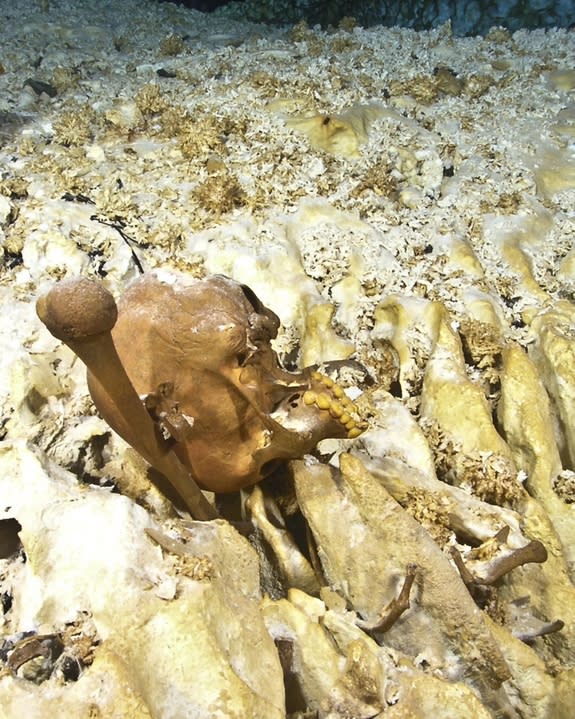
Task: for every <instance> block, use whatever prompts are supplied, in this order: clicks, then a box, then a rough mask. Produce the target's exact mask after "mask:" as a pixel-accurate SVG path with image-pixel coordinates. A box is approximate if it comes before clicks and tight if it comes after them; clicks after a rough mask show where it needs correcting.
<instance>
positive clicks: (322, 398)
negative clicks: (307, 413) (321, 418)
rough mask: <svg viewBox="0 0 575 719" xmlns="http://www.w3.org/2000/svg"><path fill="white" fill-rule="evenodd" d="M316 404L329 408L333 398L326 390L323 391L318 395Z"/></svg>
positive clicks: (321, 407) (322, 407)
mask: <svg viewBox="0 0 575 719" xmlns="http://www.w3.org/2000/svg"><path fill="white" fill-rule="evenodd" d="M316 404H317V406H318V407H319V408H320V409H329V406H330V404H331V398H330V396H329V395H328V394H326V393H325V392H321V393H320V394H318V396H317V400H316Z"/></svg>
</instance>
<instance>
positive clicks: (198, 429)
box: [88, 274, 365, 492]
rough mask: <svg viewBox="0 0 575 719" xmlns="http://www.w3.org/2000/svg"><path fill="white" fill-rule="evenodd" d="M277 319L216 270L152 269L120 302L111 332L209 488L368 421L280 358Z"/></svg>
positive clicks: (224, 487)
mask: <svg viewBox="0 0 575 719" xmlns="http://www.w3.org/2000/svg"><path fill="white" fill-rule="evenodd" d="M278 327H279V320H278V317H277V316H276V315H275V314H274V313H273V312H272V311H271V310H269V309H268V308H267V307H265V306H264V305H263V304H262V303H261V301H260V300H259V299H258V298H257V297H256V295H255V294H254V292H253V291H252V290H250V288H249V287H247V286H245V285H242V284H240V283H238V282H236V281H234V280H232V279H230V278H228V277H224V276H219V275H215V276H211V277H208V278H206V279H203V280H196V281H193V282H192V284H189V285H179V284H171V283H167V282H162V281H160V280H159V279H158V278H157V277H155V276H154V275H150V274H146V275H144V276H142V277H141V278H140V279H139V280H137V281H136V282H135V283H134V284H133V285H132V286H131V287H130V288H129V289H128V290H127V291H126V293H125V294H124V295H123V297H122V298H121V300H120V302H119V305H118V319H117V322H116V325H115V327H114V328H113V330H112V337H113V341H114V345H115V346H116V350H117V352H118V355H119V357H120V359H121V361H122V364H123V365H124V368H125V370H126V372H127V375H128V377H129V378H130V380H131V383H132V385H133V386H134V388H135V390H136V392H137V393H138V394H139V395H140V397H141V398H142V401H143V402H144V404H145V406H146V408H147V409H148V412H149V413H150V415H151V417H152V418H153V419H154V421H155V422H156V423H157V425H158V426H159V427H160V428H161V431H162V433H163V435H164V437H166V438H168V439H169V441H170V443H171V444H172V446H171V448H172V449H173V451H174V452H175V453H176V455H177V456H178V458H179V459H180V461H181V462H182V463H183V464H184V465H185V466H186V467H187V468H188V469H189V471H190V473H191V475H192V477H193V478H194V479H195V480H196V482H197V483H198V484H199V485H200V487H202V488H204V489H209V490H212V491H215V492H233V491H236V490H238V489H240V488H241V487H245V486H247V485H250V484H254V483H255V482H258V481H259V480H261V479H263V478H264V477H265V476H266V475H267V474H269V472H270V471H271V470H272V469H273V468H274V467H275V466H276V465H277V462H278V461H281V460H285V459H288V458H293V457H299V456H302V455H303V454H305V453H306V452H309V451H310V450H311V449H312V448H313V447H314V446H315V445H316V444H317V442H318V441H319V440H321V439H324V438H326V437H355V436H357V435H358V434H360V433H361V431H362V430H363V428H364V426H365V424H364V423H362V422H361V421H360V420H359V418H358V416H357V410H356V408H355V406H354V405H353V403H352V402H351V401H350V400H349V399H348V398H347V397H346V395H345V394H344V392H343V390H342V389H341V388H340V387H339V386H338V385H336V384H334V383H333V381H332V380H330V379H329V378H328V377H326V376H324V375H322V374H320V373H318V372H315V371H312V370H311V369H304V370H303V371H301V372H297V373H292V372H287V371H286V370H284V369H283V368H282V367H281V366H280V365H279V362H278V360H277V356H276V354H275V352H274V351H273V349H272V347H271V340H272V339H273V338H274V337H275V336H276V334H277V330H278ZM88 382H89V387H90V392H91V395H92V397H93V399H94V402H95V404H96V406H97V407H98V409H99V411H100V412H101V414H102V416H103V417H104V418H105V419H106V421H107V422H108V423H109V424H110V426H111V427H112V428H114V429H115V430H116V431H117V432H118V433H119V434H121V435H122V434H124V435H125V434H127V433H126V432H123V431H122V428H123V427H124V426H125V422H126V417H125V412H124V411H123V409H122V404H121V402H119V401H118V398H117V397H112V398H111V397H110V396H109V394H107V392H106V391H105V390H104V389H103V388H102V385H101V383H100V382H99V381H97V380H96V379H95V377H94V376H93V375H92V374H91V373H90V372H89V374H88ZM126 439H127V440H128V441H130V438H129V437H126Z"/></svg>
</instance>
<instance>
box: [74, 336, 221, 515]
mask: <svg viewBox="0 0 575 719" xmlns="http://www.w3.org/2000/svg"><path fill="white" fill-rule="evenodd" d="M66 344H67V345H68V346H69V347H70V349H72V351H73V352H75V353H76V354H77V355H78V357H80V359H81V360H82V361H83V362H84V363H85V364H86V366H87V367H88V369H89V371H90V373H91V374H92V375H93V377H94V378H95V380H96V381H97V382H98V383H99V384H100V385H101V386H102V388H103V389H104V391H105V392H106V394H107V395H108V396H109V397H110V399H111V400H112V401H113V402H114V404H115V405H116V406H117V407H118V408H119V410H120V411H119V412H118V416H121V417H122V418H123V421H122V422H121V423H118V426H117V431H118V433H119V434H120V435H121V436H122V437H123V438H124V439H125V440H126V441H127V442H128V443H129V444H131V445H132V447H134V449H135V450H136V451H137V452H139V453H140V454H141V455H142V456H143V457H144V459H146V461H147V462H149V463H150V464H151V465H152V466H153V467H155V468H156V469H157V470H158V471H159V472H161V473H162V474H163V475H164V476H165V477H166V478H167V479H168V481H169V482H170V484H172V486H173V487H174V488H175V489H176V491H177V492H178V494H179V495H180V496H181V498H182V499H183V500H184V502H185V504H186V506H187V508H188V510H189V511H190V513H191V514H192V516H193V517H194V518H195V519H214V518H215V517H217V513H216V512H215V510H214V509H213V507H212V506H211V504H210V503H209V502H208V501H207V500H206V498H205V497H204V496H203V494H202V493H201V491H200V489H199V488H198V486H197V485H196V483H195V482H194V480H193V479H192V477H190V474H189V472H188V471H187V469H186V468H185V467H184V466H183V465H182V463H181V462H180V461H179V459H178V458H177V457H176V455H175V454H174V452H173V451H171V450H170V449H169V448H168V446H167V444H166V442H165V441H164V440H163V439H162V437H161V436H160V435H159V434H158V431H157V428H156V426H155V424H154V422H153V420H152V418H151V417H150V415H149V414H148V412H147V411H146V409H145V407H144V406H143V404H142V401H141V400H140V398H139V397H138V394H137V393H136V390H135V389H134V387H133V385H132V383H131V382H130V379H129V377H128V375H127V374H126V371H125V369H124V367H123V365H122V362H121V361H120V358H119V357H118V353H117V352H116V348H115V347H114V342H113V339H112V335H111V334H110V333H109V332H105V333H102V334H99V335H96V336H94V337H89V338H83V339H81V340H73V339H68V340H67V342H66ZM120 424H121V426H120Z"/></svg>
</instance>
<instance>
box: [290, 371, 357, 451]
mask: <svg viewBox="0 0 575 719" xmlns="http://www.w3.org/2000/svg"><path fill="white" fill-rule="evenodd" d="M311 377H312V379H314V380H316V381H317V382H321V384H322V385H323V386H324V387H325V388H326V389H327V390H329V391H328V392H316V391H314V390H311V389H308V390H306V391H305V392H304V393H303V401H304V404H306V405H312V404H314V405H315V406H316V407H318V408H319V409H327V410H328V411H329V413H330V415H331V416H332V417H334V418H335V419H337V420H339V422H340V424H342V425H343V426H344V427H345V428H346V430H347V436H348V438H349V439H354V438H355V437H359V435H360V434H361V433H362V432H363V431H364V430H365V429H366V427H367V424H366V422H364V421H362V420H360V419H359V418H358V415H359V411H358V408H357V405H355V404H354V403H353V402H352V401H351V400H350V399H349V397H348V396H347V395H346V394H345V392H344V391H343V389H342V388H341V387H340V386H339V385H338V384H337V383H336V382H334V380H332V379H331V377H327V376H326V375H324V374H321V372H312V374H311ZM354 416H355V417H356V418H354Z"/></svg>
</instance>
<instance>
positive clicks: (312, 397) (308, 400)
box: [303, 390, 317, 405]
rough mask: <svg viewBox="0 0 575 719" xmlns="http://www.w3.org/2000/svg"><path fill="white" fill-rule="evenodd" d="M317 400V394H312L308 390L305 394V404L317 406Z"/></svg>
mask: <svg viewBox="0 0 575 719" xmlns="http://www.w3.org/2000/svg"><path fill="white" fill-rule="evenodd" d="M316 400H317V394H316V393H315V392H311V391H310V390H307V391H306V392H304V393H303V403H304V404H307V405H310V404H315V403H316Z"/></svg>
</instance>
